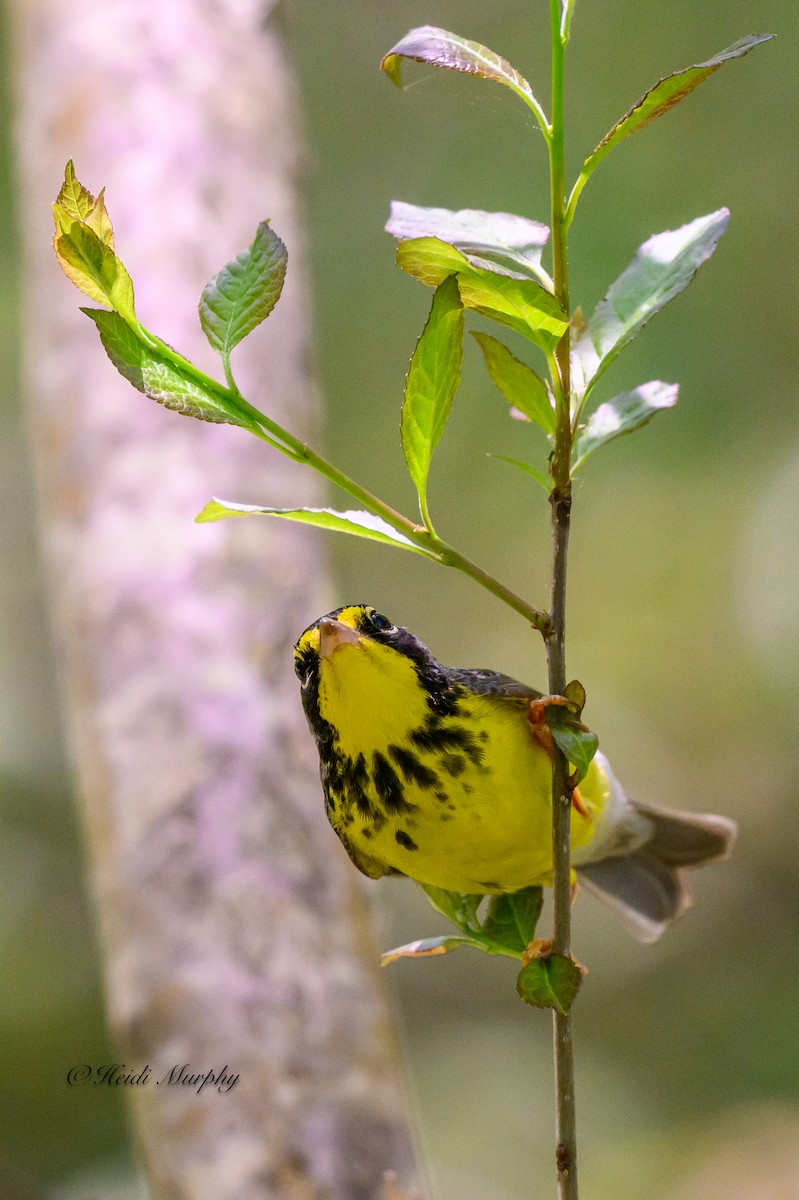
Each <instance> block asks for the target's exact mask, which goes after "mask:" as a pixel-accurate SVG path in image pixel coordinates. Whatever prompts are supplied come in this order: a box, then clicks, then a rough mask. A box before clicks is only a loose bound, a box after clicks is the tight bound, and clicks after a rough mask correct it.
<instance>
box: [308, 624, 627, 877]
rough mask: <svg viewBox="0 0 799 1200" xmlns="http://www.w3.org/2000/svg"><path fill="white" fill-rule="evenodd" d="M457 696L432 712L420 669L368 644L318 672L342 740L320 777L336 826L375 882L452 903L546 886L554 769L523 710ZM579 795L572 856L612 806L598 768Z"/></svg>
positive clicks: (344, 648)
mask: <svg viewBox="0 0 799 1200" xmlns="http://www.w3.org/2000/svg"><path fill="white" fill-rule="evenodd" d="M453 693H454V700H453V703H452V704H451V705H450V707H449V709H445V711H443V712H436V711H435V708H434V707H431V702H430V699H429V696H428V694H427V693H426V691H425V688H424V687H423V686H422V684H421V682H420V678H419V675H418V673H417V668H416V666H415V664H414V662H413V661H412V660H411V659H410V658H408V657H406V656H405V655H403V654H399V653H397V652H396V650H393V649H392V648H390V647H388V646H384V645H381V644H380V643H378V642H375V641H372V640H369V639H364V640H362V641H361V642H360V643H359V644H357V645H341V646H339V647H338V648H337V649H336V650H335V652H334V653H333V654H332V655H331V656H330V658H329V659H328V660H325V661H322V663H321V664H320V673H319V696H318V704H319V712H320V715H321V717H322V718H323V720H324V721H326V722H327V723H328V724H329V725H330V727H331V728H332V729H333V730H334V731H335V735H336V753H335V756H334V757H333V758H332V760H331V763H330V764H329V766H328V768H327V769H325V767H324V766H323V778H325V789H326V795H327V801H328V816H329V818H330V821H331V824H332V825H333V827H334V829H335V830H336V832H337V833H338V834H339V836H340V838H341V840H342V841H343V842H344V844H345V846H346V847H347V849H348V851H349V852H350V854H351V855H352V857H353V858H354V859H355V861H356V862H357V863H358V865H359V866H361V867H362V869H364V870H366V871H367V873H369V874H385V873H387V872H389V871H398V872H401V873H402V874H404V875H408V876H410V877H411V878H413V879H417V880H419V881H420V882H422V883H427V884H432V885H434V886H437V887H441V888H446V889H447V890H450V891H456V892H499V891H516V890H518V889H519V888H522V887H527V886H530V885H533V884H540V883H547V882H550V880H551V869H552V851H551V836H552V835H551V796H550V789H551V775H552V770H551V760H550V756H549V754H548V753H547V751H546V750H545V749H544V748H543V746H542V745H541V744H540V743H539V742H538V741H537V740H536V739H535V738H534V737H533V735H532V731H531V727H530V724H529V721H528V720H527V703H526V701H525V700H523V699H518V698H509V697H495V696H489V695H477V694H474V693H472V692H470V691H468V690H467V689H466V688H464V687H460V686H457V685H454V687H453ZM580 793H581V797H582V800H583V806H584V808H585V810H586V813H585V815H583V814H581V813H579V812H577V811H573V813H572V838H573V844H574V847H575V849H579V848H580V847H583V846H585V845H586V844H587V843H588V842H589V841H590V840H591V839H592V837H593V836H594V830H595V825H596V822H597V821H598V819H599V817H600V816H601V812H602V809H603V807H604V804H605V801H606V799H607V781H606V780H603V776H602V771H601V767H597V766H592V768H591V770H590V771H589V774H588V776H587V777H586V779H585V780H584V781H583V783H582V784H581V787H580Z"/></svg>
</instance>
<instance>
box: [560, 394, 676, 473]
mask: <svg viewBox="0 0 799 1200" xmlns="http://www.w3.org/2000/svg"><path fill="white" fill-rule="evenodd" d="M679 391H680V389H679V387H678V385H677V384H676V383H663V382H662V381H661V380H659V379H653V380H651V381H650V382H649V383H642V384H640V386H639V387H637V388H634V389H633V391H631V392H621V393H620V394H619V395H618V396H614V397H613V399H612V400H607V401H605V403H604V404H600V405H599V408H597V409H596V410H595V411H594V412H593V413H592V414H591V416H590V417H589V418H588V422H587V424H586V426H585V428H584V429H582V430H581V431H580V434H579V436H578V438H577V443H576V446H575V451H574V453H575V461H574V466H573V468H572V474H574V473H576V472H577V471H578V470H579V469H580V467H581V466H582V465H583V463H584V462H585V460H586V458H587V457H588V455H589V454H591V453H592V452H593V451H594V450H596V448H597V447H598V446H604V445H605V443H606V442H612V441H613V439H614V438H617V437H621V436H622V434H625V433H632V432H633V430H634V429H640V428H641V426H642V425H646V423H647V422H648V421H651V420H652V418H653V417H654V416H655V415H656V414H657V413H659V412H662V411H663V410H664V409H667V408H673V407H674V405H675V404H676V403H677V396H678V395H679Z"/></svg>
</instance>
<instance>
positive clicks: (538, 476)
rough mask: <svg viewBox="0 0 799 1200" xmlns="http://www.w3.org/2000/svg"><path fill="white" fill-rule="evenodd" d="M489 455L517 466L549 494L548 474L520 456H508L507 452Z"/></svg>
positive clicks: (549, 481) (549, 482) (550, 484)
mask: <svg viewBox="0 0 799 1200" xmlns="http://www.w3.org/2000/svg"><path fill="white" fill-rule="evenodd" d="M491 457H492V458H496V459H498V460H499V461H500V462H505V463H510V465H511V466H512V467H517V468H518V469H519V470H520V471H524V473H525V475H529V476H530V477H531V478H532V479H534V480H535V481H536V483H537V484H539V485H540V486H541V487H542V488H543V489H544V491H545V492H546V494H547V495H549V493H550V490H551V488H552V483H551V480H550V479H549V476H548V475H545V474H544V472H543V471H538V470H536V468H535V467H533V466H531V465H530V463H526V462H523V461H522V459H520V458H510V457H509V456H508V455H507V454H492V455H491Z"/></svg>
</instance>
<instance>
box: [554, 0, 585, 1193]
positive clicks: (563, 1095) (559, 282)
mask: <svg viewBox="0 0 799 1200" xmlns="http://www.w3.org/2000/svg"><path fill="white" fill-rule="evenodd" d="M561 18H562V12H561V5H560V0H550V24H551V34H552V138H551V141H550V144H549V164H550V194H551V210H552V257H553V279H554V284H555V295H556V296H557V298H558V300H560V302H561V304H562V306H563V310H564V312H565V313H566V316H567V318H568V317H569V316H570V311H571V310H570V307H569V268H568V256H567V231H568V225H567V222H566V207H565V205H566V197H565V185H564V116H563V91H564V88H563V81H564V59H565V52H566V42H567V40H568V26H567V27H566V29H565V30H563V29H562V27H561ZM570 350H571V339H570V332H569V329H568V328H567V330H566V332H565V334H564V335H563V338H562V339H561V341H560V342H559V344H558V346H557V348H556V351H555V359H556V367H557V375H556V377H555V378H553V380H552V383H553V388H554V391H555V450H554V454H553V456H552V464H551V468H550V469H551V476H552V491H551V493H550V504H551V506H552V548H553V557H552V601H551V605H550V620H551V628H550V631H549V634H548V636H547V638H546V645H547V662H548V667H549V681H548V682H549V690H550V693H551V694H552V695H559V694H562V693H563V690H564V688H565V687H566V567H567V561H568V548H569V523H570V516H571V447H572V430H571V376H570V366H569V355H570ZM568 775H569V765H568V763H567V761H566V759H565V756H564V755H563V754H562V752H561V751H560V750H559V749H558V747H557V746H554V747H553V753H552V891H553V904H554V929H553V952H554V953H555V954H561V955H564V956H565V957H569V956H570V954H571V865H570V845H569V843H570V818H571V788H570V786H569V778H568ZM553 1034H554V1053H555V1107H556V1117H555V1124H556V1137H557V1149H556V1155H555V1158H556V1164H557V1179H558V1196H559V1200H578V1190H577V1129H576V1119H575V1098H574V1055H573V1047H572V1027H571V1015H570V1014H566V1015H563V1014H561V1013H557V1012H556V1013H555V1014H554V1030H553Z"/></svg>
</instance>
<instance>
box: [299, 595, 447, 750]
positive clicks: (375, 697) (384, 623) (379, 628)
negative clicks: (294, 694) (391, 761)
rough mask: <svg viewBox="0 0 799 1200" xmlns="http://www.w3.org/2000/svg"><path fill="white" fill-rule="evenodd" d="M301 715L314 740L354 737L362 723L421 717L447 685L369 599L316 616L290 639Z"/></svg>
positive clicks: (398, 723) (402, 723) (405, 723)
mask: <svg viewBox="0 0 799 1200" xmlns="http://www.w3.org/2000/svg"><path fill="white" fill-rule="evenodd" d="M294 670H295V671H296V673H297V677H298V678H299V680H300V686H301V688H302V704H303V708H304V709H305V715H306V716H307V718H308V722H309V724H310V726H311V729H312V730H313V733H314V735H315V736H316V738H317V741H320V740H324V738H325V737H327V736H330V731H331V729H332V730H335V733H336V736H337V740H338V741H339V742H346V741H349V740H350V731H352V733H351V738H352V740H353V742H358V743H359V744H360V742H361V741H362V739H363V736H364V730H365V729H366V728H374V729H375V730H379V729H381V728H382V729H383V732H384V733H385V732H387V727H389V726H391V727H392V729H391V736H398V734H399V731H400V727H401V728H402V730H403V731H404V730H405V729H408V728H411V727H413V726H415V725H419V724H421V723H422V722H423V721H424V720H425V718H426V716H429V714H430V712H431V711H435V710H436V704H437V703H440V699H439V698H440V697H441V696H442V695H443V694H445V693H446V692H447V691H448V690H449V683H448V681H447V678H446V674H445V672H444V670H443V669H442V667H440V666H439V664H438V663H437V662H436V660H435V659H434V658H433V656H432V654H431V653H430V651H429V650H428V649H427V647H426V646H425V645H424V644H423V643H422V642H420V641H419V639H418V638H416V637H414V635H413V634H412V633H410V632H409V631H408V630H407V629H404V628H403V627H402V626H401V625H394V624H392V622H391V621H390V620H389V619H388V617H385V616H383V614H382V613H379V612H377V611H376V610H375V609H374V608H372V607H371V606H370V605H366V604H350V605H347V606H346V607H344V608H337V609H334V611H333V612H331V613H327V615H326V616H324V617H320V618H319V620H318V621H314V623H313V624H312V625H309V626H308V628H307V629H306V630H305V631H304V633H303V634H302V635H301V636H300V638H299V639H298V641H297V643H296V645H295V647H294Z"/></svg>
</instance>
